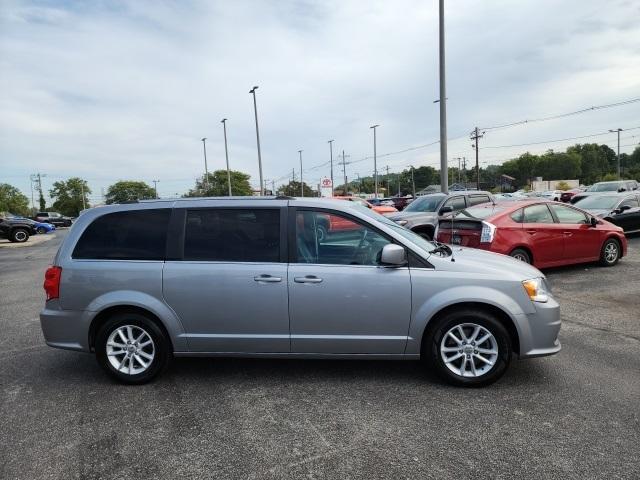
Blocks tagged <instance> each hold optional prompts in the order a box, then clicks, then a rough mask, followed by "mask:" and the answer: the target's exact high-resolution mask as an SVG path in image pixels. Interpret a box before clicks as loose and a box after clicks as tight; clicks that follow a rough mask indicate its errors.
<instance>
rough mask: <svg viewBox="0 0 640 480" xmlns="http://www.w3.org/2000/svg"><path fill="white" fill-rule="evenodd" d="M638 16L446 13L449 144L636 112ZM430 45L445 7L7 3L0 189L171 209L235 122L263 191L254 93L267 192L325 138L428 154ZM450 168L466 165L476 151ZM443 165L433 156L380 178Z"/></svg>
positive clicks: (604, 124)
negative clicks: (119, 195)
mask: <svg viewBox="0 0 640 480" xmlns="http://www.w3.org/2000/svg"><path fill="white" fill-rule="evenodd" d="M638 13H640V10H639V8H638V6H637V4H636V3H635V2H624V1H622V2H607V1H595V0H591V1H578V0H572V1H566V2H555V1H551V0H547V1H533V0H530V1H519V2H512V1H506V0H503V1H488V0H486V1H473V2H472V1H470V0H468V1H456V2H447V76H448V85H447V87H448V97H449V104H448V108H449V111H448V117H449V133H450V135H449V136H450V137H455V136H460V135H465V134H467V133H468V132H469V131H470V130H471V129H472V128H473V127H474V126H475V125H477V124H479V125H480V126H483V125H484V126H486V125H493V124H497V123H505V122H510V121H515V120H521V119H524V118H531V117H539V116H544V115H547V114H552V113H561V112H565V111H571V110H576V109H579V108H582V107H585V106H590V105H597V104H603V103H609V102H615V101H619V100H622V99H626V98H632V97H638V96H640V55H639V54H640V29H639V28H638V27H637V22H634V21H633V20H634V19H637V18H638ZM437 39H438V32H437V2H435V1H432V2H424V1H418V0H415V1H411V0H406V1H398V2H384V1H378V2H361V1H355V0H354V1H321V2H320V1H317V2H311V1H306V2H303V1H300V2H293V1H291V2H242V1H238V2H216V3H213V2H206V1H202V2H141V1H136V2H129V3H121V2H112V3H95V4H94V3H89V4H80V3H75V2H69V3H66V2H63V3H53V2H52V3H42V2H4V3H3V4H2V6H1V7H0V111H1V114H0V177H1V178H0V181H5V180H6V181H10V182H11V183H14V184H16V185H17V186H19V187H20V188H22V189H23V190H25V191H27V190H28V189H29V184H28V175H29V173H33V172H36V171H41V172H46V173H48V174H49V177H47V181H52V180H54V179H56V178H57V177H67V176H70V175H81V176H84V177H86V178H89V179H91V180H90V184H91V186H92V188H93V190H94V194H96V193H98V192H99V191H100V188H101V187H104V186H107V185H108V184H110V183H111V182H112V181H113V180H115V179H119V178H136V179H137V178H141V179H144V180H147V181H150V180H151V179H153V178H157V179H160V180H161V182H160V184H159V190H160V192H161V193H162V194H164V195H170V194H174V193H176V192H177V193H182V192H184V191H185V190H186V189H187V188H189V187H190V186H191V185H192V184H193V179H194V178H195V177H196V176H198V175H201V173H202V169H203V162H202V144H201V142H200V141H199V139H200V138H201V137H203V136H206V137H208V143H207V150H208V154H209V164H210V168H211V169H213V168H222V166H223V165H224V150H223V143H222V127H221V125H220V123H219V122H220V119H222V118H223V117H226V118H228V119H229V122H228V128H229V142H230V143H229V149H230V161H231V164H232V168H237V169H240V170H244V171H247V172H249V173H250V174H251V175H252V180H253V181H254V183H256V184H257V179H258V172H257V155H256V150H255V130H254V124H253V105H252V100H251V96H250V95H249V93H248V90H249V89H250V88H251V87H252V86H253V85H259V86H260V88H259V89H258V112H259V117H260V133H261V140H262V142H261V143H262V150H263V161H264V172H265V178H267V179H272V178H276V177H281V176H283V175H287V174H288V173H289V172H290V171H291V168H294V167H295V168H296V170H298V168H299V167H298V157H297V150H298V149H300V148H302V149H304V153H303V155H304V160H305V166H311V165H317V164H319V163H322V162H325V161H326V160H327V159H328V145H327V143H326V141H327V140H329V139H330V138H333V139H335V147H336V151H340V150H342V149H343V148H344V149H345V150H346V152H347V154H349V155H351V157H350V160H357V159H360V158H362V157H364V156H367V155H370V154H371V149H372V148H371V131H370V130H369V128H368V127H369V125H371V124H373V123H380V124H381V127H380V129H379V131H378V132H379V136H378V139H379V144H378V146H379V152H382V153H384V152H390V151H396V150H401V149H403V148H405V147H409V146H412V145H420V144H425V143H428V142H430V141H432V140H436V139H437V138H438V109H437V104H433V103H432V102H433V100H434V99H435V98H436V97H437V95H438V77H437V72H438V63H437V47H438V45H437ZM639 112H640V104H635V105H630V106H626V107H620V108H616V109H610V110H602V111H598V112H593V113H588V114H585V115H582V116H576V117H570V118H568V119H566V120H558V121H553V122H546V123H543V124H536V125H530V126H526V127H516V128H513V129H508V130H501V131H495V132H491V134H490V135H487V136H486V137H485V139H484V140H483V144H485V145H500V144H514V143H526V142H535V141H541V140H546V139H554V138H564V137H570V136H578V135H583V134H588V133H595V132H600V131H606V130H608V129H609V128H617V127H622V128H625V127H630V126H640V115H638V113H639ZM596 140H598V141H607V142H609V143H610V145H613V140H614V136H611V137H599V138H597V139H596ZM633 141H634V140H633V139H632V140H630V142H633ZM635 141H637V137H636V139H635ZM570 143H571V142H567V143H566V144H570ZM566 144H562V143H561V144H549V147H555V148H563V147H564V146H566ZM546 147H547V146H545V145H541V146H539V149H540V150H544V149H545V148H546ZM533 149H538V146H536V147H532V150H533ZM522 150H523V148H514V149H505V150H500V151H496V150H486V151H483V152H481V154H482V155H483V158H486V159H489V160H490V161H499V160H502V159H504V158H506V157H508V156H509V155H511V154H516V153H520V152H521V151H522ZM449 152H450V155H449V156H450V157H457V156H463V155H464V156H467V157H471V156H472V155H473V151H472V150H471V149H470V142H469V141H468V140H466V139H461V140H458V141H454V142H451V144H450V146H449ZM437 161H438V146H437V145H435V146H433V147H430V148H427V149H424V150H415V151H413V152H408V153H406V154H402V155H398V156H393V157H388V158H386V159H384V160H382V161H381V164H380V166H384V165H386V164H387V163H388V164H389V165H390V166H391V167H392V170H393V169H394V168H402V167H403V165H406V164H408V163H414V164H416V165H420V164H426V163H430V164H436V163H437ZM371 163H372V162H360V163H355V164H353V165H350V166H348V175H349V176H350V177H352V176H354V175H355V173H356V172H358V173H359V174H360V175H367V174H370V173H371V171H372V169H373V165H371ZM327 173H328V169H326V170H315V171H312V172H309V173H307V174H305V177H306V178H308V179H310V180H317V179H318V178H319V177H320V175H321V174H327ZM5 177H6V178H5Z"/></svg>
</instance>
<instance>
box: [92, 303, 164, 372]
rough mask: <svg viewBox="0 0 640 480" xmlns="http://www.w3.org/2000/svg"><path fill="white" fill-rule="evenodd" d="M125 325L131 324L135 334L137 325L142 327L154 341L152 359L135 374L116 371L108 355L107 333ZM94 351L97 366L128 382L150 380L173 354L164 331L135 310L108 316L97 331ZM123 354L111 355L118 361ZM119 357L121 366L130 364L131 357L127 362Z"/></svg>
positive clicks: (162, 368) (161, 370)
mask: <svg viewBox="0 0 640 480" xmlns="http://www.w3.org/2000/svg"><path fill="white" fill-rule="evenodd" d="M128 325H130V326H132V327H134V328H133V331H134V332H135V333H136V334H137V333H139V332H140V330H139V329H142V330H143V331H144V332H146V333H147V335H148V336H149V337H151V340H152V341H153V344H152V347H151V348H152V349H153V350H152V352H153V359H152V360H151V363H150V364H148V367H147V368H146V370H144V371H142V372H141V373H137V374H135V373H134V374H128V373H124V372H122V371H119V370H118V369H117V368H116V367H115V366H113V365H112V364H111V362H110V356H108V355H107V348H108V347H107V341H108V339H109V336H110V335H111V334H112V333H113V332H115V331H116V330H117V329H118V328H120V327H123V326H128ZM119 342H122V343H124V342H123V341H122V340H119ZM145 348H148V347H145ZM95 351H96V359H97V360H98V363H99V364H100V366H101V367H102V368H104V369H105V371H106V372H107V373H109V375H111V376H112V377H113V378H115V379H116V380H118V381H119V382H122V383H127V384H142V383H146V382H148V381H150V380H152V379H153V378H154V377H156V376H157V375H158V374H160V373H162V372H163V371H164V370H165V369H166V368H167V367H168V366H169V363H170V361H171V359H172V357H173V352H172V348H171V342H170V341H169V339H168V338H167V336H166V334H165V333H164V331H163V330H162V329H161V328H160V327H158V325H157V324H156V323H155V322H154V321H152V320H150V319H149V318H148V317H146V316H144V315H141V314H139V313H134V312H131V313H128V312H123V313H118V314H115V315H113V316H112V317H111V318H109V319H108V320H107V321H106V322H105V323H104V324H103V325H102V326H101V327H100V329H99V330H98V333H97V334H96V341H95ZM150 352H151V351H150V350H147V354H148V353H150ZM123 357H124V355H123V356H122V357H120V356H119V355H117V356H115V355H114V356H113V358H116V359H117V361H120V359H123ZM122 361H123V368H125V366H126V365H128V364H130V363H131V361H132V360H128V362H129V363H127V361H126V360H124V359H123V360H122ZM134 365H135V361H134ZM138 366H141V365H140V364H138Z"/></svg>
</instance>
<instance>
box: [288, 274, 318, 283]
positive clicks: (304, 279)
mask: <svg viewBox="0 0 640 480" xmlns="http://www.w3.org/2000/svg"><path fill="white" fill-rule="evenodd" d="M293 281H294V282H296V283H322V279H321V278H318V277H316V276H315V275H307V276H306V277H293Z"/></svg>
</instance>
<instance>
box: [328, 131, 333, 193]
mask: <svg viewBox="0 0 640 480" xmlns="http://www.w3.org/2000/svg"><path fill="white" fill-rule="evenodd" d="M327 143H328V144H329V158H330V159H331V196H332V197H333V140H329V141H328V142H327Z"/></svg>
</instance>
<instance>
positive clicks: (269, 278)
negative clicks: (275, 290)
mask: <svg viewBox="0 0 640 480" xmlns="http://www.w3.org/2000/svg"><path fill="white" fill-rule="evenodd" d="M253 279H254V280H255V281H256V282H263V283H277V282H281V281H282V277H272V276H271V275H264V274H263V275H256V276H255V277H253Z"/></svg>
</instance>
